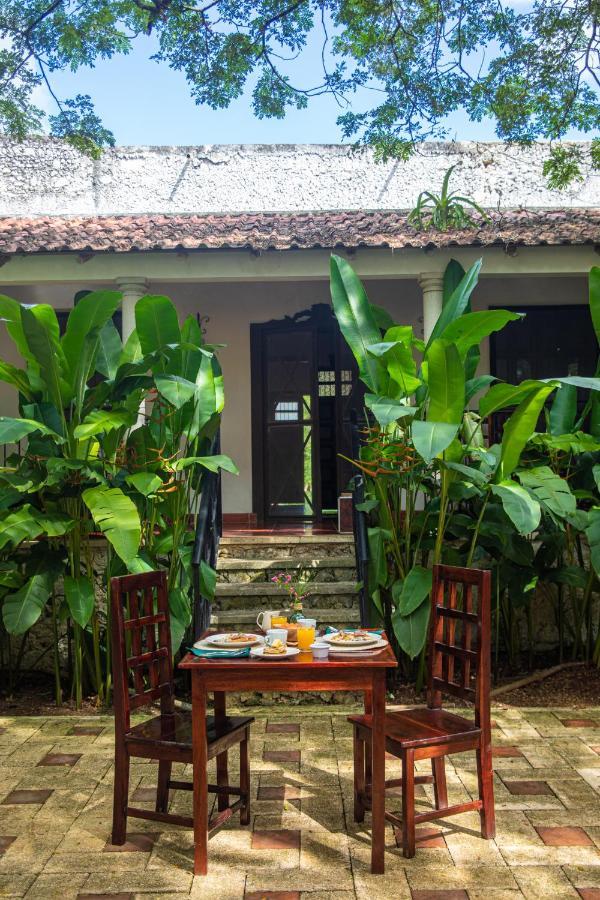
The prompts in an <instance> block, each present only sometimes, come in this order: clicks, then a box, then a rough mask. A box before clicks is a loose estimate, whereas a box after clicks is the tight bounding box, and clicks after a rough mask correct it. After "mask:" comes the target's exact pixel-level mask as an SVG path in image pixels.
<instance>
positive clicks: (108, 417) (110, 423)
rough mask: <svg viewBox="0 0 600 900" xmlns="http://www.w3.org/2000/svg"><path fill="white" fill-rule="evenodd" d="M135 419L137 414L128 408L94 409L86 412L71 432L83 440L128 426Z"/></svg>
mask: <svg viewBox="0 0 600 900" xmlns="http://www.w3.org/2000/svg"><path fill="white" fill-rule="evenodd" d="M136 419H137V415H136V414H135V413H132V412H129V410H122V409H115V410H111V409H96V410H92V412H90V413H88V414H87V416H86V417H85V419H84V420H83V422H82V423H81V425H78V426H77V428H75V430H74V432H73V434H74V436H75V438H76V439H77V440H78V441H80V440H85V439H86V438H91V437H95V436H96V435H98V434H108V432H110V431H115V430H117V429H119V428H129V427H130V426H131V425H133V424H134V422H135V421H136Z"/></svg>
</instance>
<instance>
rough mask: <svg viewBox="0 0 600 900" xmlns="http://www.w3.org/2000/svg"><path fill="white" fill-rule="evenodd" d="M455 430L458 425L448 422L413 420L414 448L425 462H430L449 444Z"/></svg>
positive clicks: (454, 434) (454, 435)
mask: <svg viewBox="0 0 600 900" xmlns="http://www.w3.org/2000/svg"><path fill="white" fill-rule="evenodd" d="M457 431H458V425H456V424H453V423H449V422H429V421H428V422H421V421H420V420H419V421H416V422H413V424H412V439H413V444H414V448H415V450H416V451H417V453H418V454H419V456H420V457H421V458H422V459H424V460H425V462H426V463H430V462H431V461H432V460H433V459H435V457H436V456H439V454H440V453H443V451H444V450H446V448H447V447H449V446H450V444H451V443H452V441H453V440H454V438H455V437H456V432H457Z"/></svg>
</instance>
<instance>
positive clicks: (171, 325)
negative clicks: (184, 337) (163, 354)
mask: <svg viewBox="0 0 600 900" xmlns="http://www.w3.org/2000/svg"><path fill="white" fill-rule="evenodd" d="M135 325H136V331H137V334H138V337H139V340H140V346H141V348H142V353H143V354H144V355H146V354H147V353H153V352H154V351H155V350H160V349H161V348H162V347H164V346H165V345H166V344H179V343H180V342H181V330H180V328H179V319H178V318H177V310H176V309H175V306H174V305H173V303H172V301H171V300H169V298H168V297H162V296H160V295H151V294H148V295H146V296H145V297H142V298H141V299H140V300H138V302H137V303H136V305H135Z"/></svg>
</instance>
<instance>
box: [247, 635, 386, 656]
mask: <svg viewBox="0 0 600 900" xmlns="http://www.w3.org/2000/svg"><path fill="white" fill-rule="evenodd" d="M387 645H388V642H387V641H384V639H383V638H380V637H378V638H377V640H376V642H375V643H373V644H343V645H340V644H337V645H336V644H330V645H329V654H330V655H332V654H334V655H335V654H336V653H362V651H363V650H364V651H367V650H382V649H383V647H387ZM251 652H252V651H251Z"/></svg>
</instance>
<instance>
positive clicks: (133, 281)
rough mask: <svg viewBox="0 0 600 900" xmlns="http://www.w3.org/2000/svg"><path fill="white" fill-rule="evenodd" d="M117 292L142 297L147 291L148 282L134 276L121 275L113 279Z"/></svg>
mask: <svg viewBox="0 0 600 900" xmlns="http://www.w3.org/2000/svg"><path fill="white" fill-rule="evenodd" d="M115 281H116V283H117V285H118V287H119V290H121V291H123V292H124V293H128V294H139V295H140V297H142V296H143V295H144V294H145V293H146V291H147V290H148V282H147V281H146V279H145V278H142V277H141V276H136V275H122V276H119V277H118V278H115Z"/></svg>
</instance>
